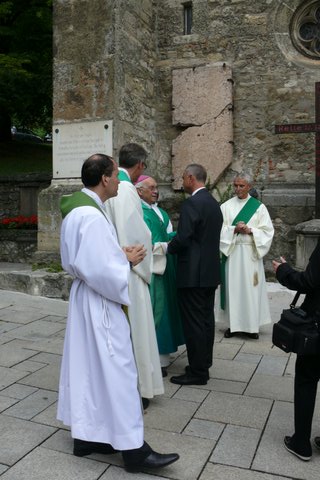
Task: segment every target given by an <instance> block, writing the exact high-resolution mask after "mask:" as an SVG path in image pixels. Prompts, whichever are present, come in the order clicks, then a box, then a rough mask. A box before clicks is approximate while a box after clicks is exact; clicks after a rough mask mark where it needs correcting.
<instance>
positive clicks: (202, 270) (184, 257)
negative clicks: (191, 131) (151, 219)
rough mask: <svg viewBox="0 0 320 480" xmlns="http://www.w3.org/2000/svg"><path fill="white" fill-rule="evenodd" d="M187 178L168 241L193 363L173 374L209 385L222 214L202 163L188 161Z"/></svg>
mask: <svg viewBox="0 0 320 480" xmlns="http://www.w3.org/2000/svg"><path fill="white" fill-rule="evenodd" d="M182 179H183V189H184V191H185V192H186V193H189V194H190V197H189V198H188V199H187V200H185V202H184V203H183V204H182V208H181V212H180V219H179V225H178V230H177V235H176V236H175V237H174V238H173V239H172V240H171V242H170V243H169V244H168V253H172V254H177V256H178V265H177V287H178V300H179V305H180V309H181V313H182V322H183V328H184V334H185V339H186V347H187V354H188V360H189V365H188V366H187V367H186V373H185V374H184V375H180V376H176V377H171V379H170V381H171V382H172V383H176V384H178V385H205V384H206V383H207V381H208V379H209V368H210V367H211V365H212V350H213V342H214V310H213V309H214V296H215V290H216V288H217V286H218V284H219V283H220V255H219V240H220V230H221V227H222V214H221V211H220V207H219V204H218V202H217V201H216V200H215V199H214V198H213V197H212V195H211V194H210V193H209V192H208V190H207V189H206V188H205V182H206V179H207V172H206V170H205V168H204V167H203V166H202V165H198V164H191V165H188V166H187V168H186V169H185V171H184V173H183V176H182Z"/></svg>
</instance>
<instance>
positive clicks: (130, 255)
mask: <svg viewBox="0 0 320 480" xmlns="http://www.w3.org/2000/svg"><path fill="white" fill-rule="evenodd" d="M123 251H124V253H125V254H126V256H127V259H128V262H130V263H132V265H133V266H134V267H135V266H136V265H138V263H140V262H142V260H143V259H144V257H145V256H146V254H147V250H146V249H145V248H144V246H143V245H131V246H130V247H123Z"/></svg>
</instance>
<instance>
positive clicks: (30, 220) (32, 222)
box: [0, 215, 38, 229]
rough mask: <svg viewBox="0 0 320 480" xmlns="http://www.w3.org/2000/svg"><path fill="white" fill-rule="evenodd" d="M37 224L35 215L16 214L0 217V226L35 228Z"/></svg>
mask: <svg viewBox="0 0 320 480" xmlns="http://www.w3.org/2000/svg"><path fill="white" fill-rule="evenodd" d="M37 226H38V217H37V215H30V217H25V216H23V215H18V216H17V217H8V218H2V219H1V220H0V228H32V229H35V228H37Z"/></svg>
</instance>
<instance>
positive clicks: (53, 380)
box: [20, 365, 60, 392]
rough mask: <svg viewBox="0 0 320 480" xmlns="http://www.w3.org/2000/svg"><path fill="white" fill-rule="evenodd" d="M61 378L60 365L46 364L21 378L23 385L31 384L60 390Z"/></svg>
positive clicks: (46, 388)
mask: <svg viewBox="0 0 320 480" xmlns="http://www.w3.org/2000/svg"><path fill="white" fill-rule="evenodd" d="M59 378H60V366H59V365H46V366H45V367H43V368H41V369H40V370H37V371H36V372H34V373H31V374H30V375H27V376H25V377H24V378H23V379H21V380H20V383H22V384H23V385H31V386H32V387H37V388H43V389H45V390H53V391H56V392H57V391H58V385H59Z"/></svg>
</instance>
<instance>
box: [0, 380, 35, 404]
mask: <svg viewBox="0 0 320 480" xmlns="http://www.w3.org/2000/svg"><path fill="white" fill-rule="evenodd" d="M36 391H37V388H34V387H29V386H27V385H21V384H19V383H15V384H14V385H10V387H8V388H5V389H4V390H1V395H5V396H7V397H11V398H13V399H18V400H22V399H23V398H26V397H28V396H29V395H31V394H32V393H34V392H36Z"/></svg>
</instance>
